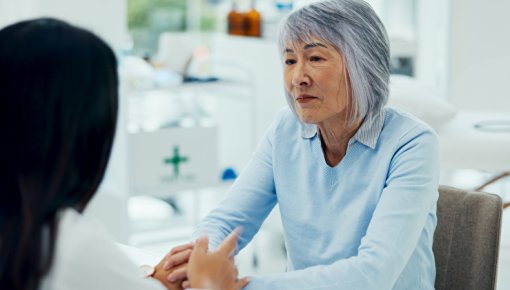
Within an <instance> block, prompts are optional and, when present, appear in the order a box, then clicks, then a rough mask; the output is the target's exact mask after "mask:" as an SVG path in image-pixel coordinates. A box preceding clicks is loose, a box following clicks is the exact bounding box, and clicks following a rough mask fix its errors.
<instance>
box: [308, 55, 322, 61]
mask: <svg viewBox="0 0 510 290" xmlns="http://www.w3.org/2000/svg"><path fill="white" fill-rule="evenodd" d="M321 60H323V58H322V57H318V56H312V57H310V61H321Z"/></svg>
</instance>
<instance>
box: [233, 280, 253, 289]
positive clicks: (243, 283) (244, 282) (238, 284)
mask: <svg viewBox="0 0 510 290" xmlns="http://www.w3.org/2000/svg"><path fill="white" fill-rule="evenodd" d="M248 283H250V279H249V278H248V277H244V278H241V279H239V280H237V282H236V289H242V288H244V287H245V286H246V285H248Z"/></svg>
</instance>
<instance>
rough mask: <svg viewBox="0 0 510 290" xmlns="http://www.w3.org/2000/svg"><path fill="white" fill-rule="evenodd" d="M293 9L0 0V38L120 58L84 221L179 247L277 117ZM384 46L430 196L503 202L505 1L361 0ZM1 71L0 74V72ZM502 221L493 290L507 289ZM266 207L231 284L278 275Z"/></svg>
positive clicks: (249, 4)
mask: <svg viewBox="0 0 510 290" xmlns="http://www.w3.org/2000/svg"><path fill="white" fill-rule="evenodd" d="M309 2H311V1H299V0H295V1H292V0H238V1H232V0H88V1H78V0H0V28H1V27H4V26H6V25H8V24H11V23H13V22H16V21H19V20H23V19H29V18H34V17H41V16H50V17H56V18H60V19H63V20H67V21H69V22H71V23H73V24H75V25H79V26H82V27H85V28H88V29H90V30H92V31H94V32H95V33H97V34H98V35H100V36H101V37H103V38H104V39H105V40H106V41H107V42H108V43H109V44H110V45H111V46H112V47H113V48H114V50H115V52H116V53H117V56H118V59H119V74H120V76H121V85H120V88H119V89H120V92H121V94H120V98H121V100H120V104H121V110H120V117H119V124H118V126H119V129H118V131H117V137H116V141H115V145H114V150H113V154H112V159H111V162H110V165H109V168H108V171H107V176H106V178H105V180H104V182H103V184H102V186H101V188H100V190H99V192H98V194H97V195H96V197H95V198H94V200H93V202H92V204H91V205H90V206H89V207H88V209H87V212H86V214H88V215H90V216H92V217H94V218H95V219H98V220H101V221H102V222H103V223H104V224H105V225H106V226H107V227H108V229H109V231H110V232H111V234H112V235H113V236H114V238H115V239H116V240H117V241H118V242H119V243H123V244H128V245H132V246H135V247H137V248H142V249H145V250H148V251H152V252H154V253H157V254H159V255H161V254H164V253H165V252H166V251H168V250H169V249H170V248H171V247H173V246H175V245H178V244H181V243H183V242H187V241H188V240H189V237H190V234H191V232H192V230H193V227H194V225H196V223H197V222H198V221H199V220H200V219H201V217H203V216H204V215H205V214H207V212H208V211H209V210H211V209H212V208H213V207H214V206H215V204H217V203H218V201H219V200H221V198H222V197H223V196H224V194H225V193H226V191H227V190H228V188H229V186H230V185H231V184H232V182H233V181H234V180H235V178H236V176H237V175H238V174H239V173H240V172H241V171H242V169H243V167H244V165H245V164H246V163H247V161H248V160H249V158H250V156H251V152H252V151H253V150H254V148H255V146H256V145H257V142H258V140H259V139H260V138H261V136H262V135H263V134H264V131H265V129H266V128H267V127H268V125H269V124H270V123H271V121H272V120H273V118H274V116H275V114H276V112H278V111H279V110H280V109H281V108H282V107H284V106H285V105H286V104H285V101H284V96H283V83H282V73H281V67H282V65H281V64H282V61H281V60H280V56H279V53H278V51H277V46H276V29H277V26H278V23H279V21H280V20H281V19H282V18H283V17H284V16H285V15H286V14H288V13H289V12H290V11H292V10H293V9H296V8H299V7H300V6H302V5H306V4H307V3H309ZM368 2H369V3H370V4H371V5H372V6H373V7H374V9H375V10H376V12H377V13H378V15H379V17H380V18H381V20H382V21H383V23H384V24H385V25H386V28H387V31H388V35H389V38H390V42H391V66H392V78H391V85H390V101H389V105H391V106H396V107H400V108H402V109H404V110H407V111H409V112H411V113H413V114H414V115H416V116H418V117H419V118H421V119H423V120H424V121H425V122H427V123H429V124H430V125H431V126H432V127H433V128H434V129H435V130H436V131H437V132H438V135H439V138H440V141H441V150H442V151H441V154H442V155H441V162H442V163H441V166H442V168H441V170H442V172H441V176H442V177H441V183H442V184H445V185H452V186H456V187H460V188H464V189H482V190H484V191H487V192H491V193H495V194H499V195H500V196H501V197H502V198H503V200H504V201H506V202H508V201H510V177H508V175H509V174H508V171H510V90H508V82H509V81H510V72H509V70H508V68H509V67H510V54H509V53H508V52H509V51H510V34H509V32H508V27H510V20H509V19H508V17H507V13H508V11H510V2H508V1H504V0H487V1H476V0H371V1H368ZM0 69H1V68H0ZM508 211H510V209H507V210H506V211H504V223H503V232H502V241H501V251H500V253H501V256H500V270H499V273H500V274H499V276H498V281H499V284H498V289H510V277H509V276H508V275H506V276H505V275H504V274H501V273H505V271H506V273H508V271H510V229H509V228H510V217H509V215H510V214H509V213H508ZM278 215H279V214H278V209H277V208H276V209H275V210H274V211H273V213H272V214H271V216H270V217H269V218H268V220H267V221H266V223H265V224H264V226H263V228H262V230H261V231H260V233H259V234H258V235H257V237H256V238H255V239H254V241H253V242H252V243H251V244H250V245H249V246H248V247H247V248H246V249H245V250H244V251H243V252H242V253H241V254H240V256H239V259H238V263H239V268H240V272H241V274H242V275H249V274H254V273H268V272H282V271H284V270H285V257H286V254H285V247H284V241H283V236H282V232H281V225H280V221H279V217H278Z"/></svg>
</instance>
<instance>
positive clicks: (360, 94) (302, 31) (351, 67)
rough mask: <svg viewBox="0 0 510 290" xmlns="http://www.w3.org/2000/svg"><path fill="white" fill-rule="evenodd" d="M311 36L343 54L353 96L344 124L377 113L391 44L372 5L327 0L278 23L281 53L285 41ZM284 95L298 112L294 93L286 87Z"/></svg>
mask: <svg viewBox="0 0 510 290" xmlns="http://www.w3.org/2000/svg"><path fill="white" fill-rule="evenodd" d="M314 38H315V39H317V38H318V39H320V40H322V41H325V42H327V43H329V44H330V45H332V46H333V47H335V48H336V49H337V50H338V52H339V53H340V54H341V55H342V56H343V58H344V63H345V64H346V67H347V68H346V69H347V73H348V76H349V80H350V88H351V91H350V93H351V95H352V104H350V105H349V107H348V108H349V109H350V112H349V114H348V118H349V119H348V120H347V121H348V124H353V123H354V122H355V121H356V120H358V119H360V118H361V119H363V118H365V117H366V116H367V115H377V114H378V113H379V112H380V111H381V110H382V108H383V107H384V105H385V104H386V102H387V100H388V90H389V89H388V83H389V78H390V64H389V62H390V48H389V41H388V36H387V34H386V29H385V28H384V25H383V24H382V22H381V21H380V19H379V18H378V17H377V15H376V13H375V11H374V10H373V9H372V7H371V6H370V5H369V4H368V3H366V2H365V1H363V0H325V1H320V2H315V3H312V4H309V5H307V6H304V7H302V8H300V9H298V10H296V11H294V12H292V13H291V14H290V15H288V16H287V18H286V19H284V20H283V21H282V22H281V23H280V27H279V31H278V39H279V49H280V53H283V52H284V50H285V48H286V45H289V44H291V45H296V44H298V43H300V42H304V43H312V42H313V39H314ZM347 85H349V82H347ZM348 89H349V86H348ZM285 94H286V98H287V103H288V104H289V106H290V108H291V109H292V110H293V111H294V113H296V109H295V104H294V100H293V98H292V96H291V95H290V93H289V92H287V90H286V91H285Z"/></svg>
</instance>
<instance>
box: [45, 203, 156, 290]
mask: <svg viewBox="0 0 510 290" xmlns="http://www.w3.org/2000/svg"><path fill="white" fill-rule="evenodd" d="M50 275H51V281H52V284H53V286H54V287H53V288H52V289H71V288H72V289H120V288H122V289H135V288H134V287H135V286H137V285H138V286H142V285H144V284H145V286H149V288H146V289H161V287H160V286H161V285H159V284H157V285H152V286H151V285H147V284H146V282H147V281H143V280H146V279H141V278H140V273H139V271H138V268H137V266H136V265H135V264H134V263H133V262H132V261H131V260H130V259H129V258H128V257H126V256H125V255H124V254H123V253H122V252H121V251H120V250H119V249H118V247H117V246H116V244H115V243H114V242H113V240H112V239H111V237H110V235H108V233H107V232H106V230H105V229H104V227H103V226H102V224H100V223H98V222H95V221H93V220H90V219H88V218H85V217H83V216H82V215H81V214H79V213H77V212H75V211H74V210H66V211H65V212H64V213H63V215H62V216H61V220H60V222H59V232H58V238H57V246H56V251H55V257H54V261H53V265H52V269H51V271H50ZM151 282H153V281H151ZM129 283H131V286H129ZM158 286H159V287H158ZM153 287H155V288H153Z"/></svg>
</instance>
